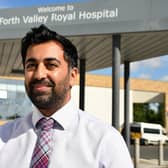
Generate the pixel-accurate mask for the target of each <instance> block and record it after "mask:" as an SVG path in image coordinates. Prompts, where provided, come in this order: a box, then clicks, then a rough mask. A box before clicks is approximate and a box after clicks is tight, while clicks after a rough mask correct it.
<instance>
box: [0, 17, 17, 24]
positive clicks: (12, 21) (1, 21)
mask: <svg viewBox="0 0 168 168" xmlns="http://www.w3.org/2000/svg"><path fill="white" fill-rule="evenodd" d="M10 24H11V25H14V24H20V18H19V17H17V16H14V17H10V18H4V17H0V25H10Z"/></svg>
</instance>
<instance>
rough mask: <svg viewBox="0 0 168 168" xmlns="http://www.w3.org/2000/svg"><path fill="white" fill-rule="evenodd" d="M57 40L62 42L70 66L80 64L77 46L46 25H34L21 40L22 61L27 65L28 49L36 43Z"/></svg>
mask: <svg viewBox="0 0 168 168" xmlns="http://www.w3.org/2000/svg"><path fill="white" fill-rule="evenodd" d="M51 40H53V41H57V42H59V43H61V44H62V46H63V50H64V59H65V60H66V61H67V62H68V65H69V66H70V67H77V66H78V53H77V49H76V47H75V46H74V45H73V44H72V42H71V41H70V40H68V39H67V38H65V37H64V36H62V35H60V34H58V33H57V32H55V31H52V30H50V29H49V28H48V27H47V26H45V25H43V24H42V25H40V26H39V27H34V28H32V29H31V31H29V32H28V33H27V34H26V35H25V36H24V37H23V38H22V40H21V56H22V63H23V66H25V60H26V53H27V49H28V48H29V47H30V46H31V45H34V44H40V43H44V42H47V41H51Z"/></svg>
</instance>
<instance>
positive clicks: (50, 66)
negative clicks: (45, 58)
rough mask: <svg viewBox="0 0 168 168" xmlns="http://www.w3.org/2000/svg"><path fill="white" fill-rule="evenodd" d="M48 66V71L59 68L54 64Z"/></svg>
mask: <svg viewBox="0 0 168 168" xmlns="http://www.w3.org/2000/svg"><path fill="white" fill-rule="evenodd" d="M46 66H47V68H48V69H55V68H57V67H58V65H57V64H53V63H49V64H47V65H46Z"/></svg>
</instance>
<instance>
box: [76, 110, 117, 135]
mask: <svg viewBox="0 0 168 168" xmlns="http://www.w3.org/2000/svg"><path fill="white" fill-rule="evenodd" d="M79 115H80V122H81V123H82V124H83V125H84V127H86V129H87V130H88V131H91V132H94V131H95V132H96V134H99V135H100V136H104V135H106V134H111V136H118V135H119V136H120V133H119V132H118V131H117V130H116V129H115V128H114V127H113V126H112V125H110V124H109V123H107V122H105V121H103V120H101V119H99V118H98V117H96V116H94V115H92V114H90V113H88V112H85V111H82V110H80V111H79Z"/></svg>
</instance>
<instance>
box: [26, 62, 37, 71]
mask: <svg viewBox="0 0 168 168" xmlns="http://www.w3.org/2000/svg"><path fill="white" fill-rule="evenodd" d="M35 67H36V65H35V64H34V63H31V64H27V65H26V69H27V70H32V69H34V68H35Z"/></svg>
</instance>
